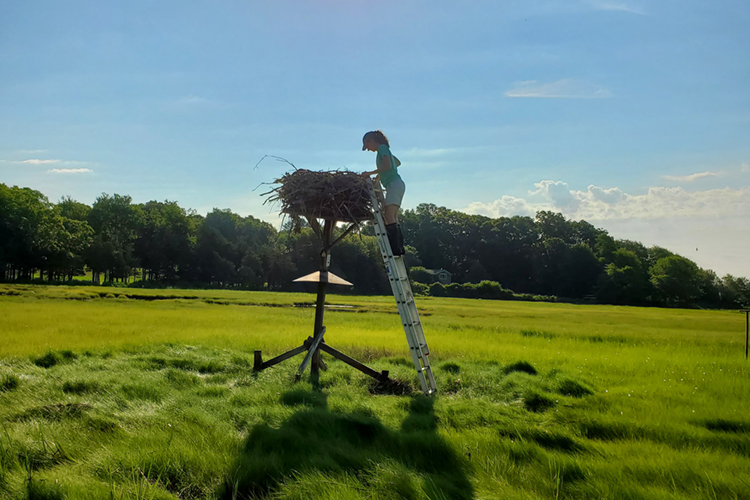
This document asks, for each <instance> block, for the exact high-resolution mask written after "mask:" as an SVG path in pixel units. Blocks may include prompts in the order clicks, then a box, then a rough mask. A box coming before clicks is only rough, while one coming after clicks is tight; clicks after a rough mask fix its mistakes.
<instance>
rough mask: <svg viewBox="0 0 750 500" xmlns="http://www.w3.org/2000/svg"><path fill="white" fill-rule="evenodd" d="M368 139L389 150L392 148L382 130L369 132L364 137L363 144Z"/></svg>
mask: <svg viewBox="0 0 750 500" xmlns="http://www.w3.org/2000/svg"><path fill="white" fill-rule="evenodd" d="M367 139H372V140H373V141H375V142H377V143H378V144H385V145H386V146H388V147H389V148H390V147H391V145H390V143H388V138H387V137H386V136H385V134H384V133H383V131H382V130H373V131H370V132H367V133H366V134H365V135H364V136H363V137H362V143H364V142H365V141H366V140H367Z"/></svg>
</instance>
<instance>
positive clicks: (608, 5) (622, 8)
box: [588, 0, 648, 16]
mask: <svg viewBox="0 0 750 500" xmlns="http://www.w3.org/2000/svg"><path fill="white" fill-rule="evenodd" d="M588 3H589V5H591V6H592V7H594V8H595V9H597V10H612V11H619V12H628V13H630V14H638V15H639V16H646V15H648V14H646V12H644V11H643V10H642V9H639V8H637V7H633V6H631V5H627V4H625V3H622V2H603V1H599V0H591V1H589V2H588Z"/></svg>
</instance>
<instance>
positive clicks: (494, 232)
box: [0, 184, 750, 308]
mask: <svg viewBox="0 0 750 500" xmlns="http://www.w3.org/2000/svg"><path fill="white" fill-rule="evenodd" d="M400 219H401V224H402V227H403V230H404V234H405V238H406V242H407V245H408V246H407V255H406V259H407V264H408V265H409V266H410V267H411V268H412V269H413V270H414V273H413V274H414V276H412V278H413V279H415V280H416V281H430V278H429V275H428V274H426V273H424V272H420V268H422V267H424V268H428V269H441V268H442V269H446V270H448V271H450V272H451V273H452V275H453V281H455V282H458V283H480V282H482V281H492V282H496V283H497V284H498V286H497V287H495V288H498V287H502V288H503V289H508V290H513V291H514V292H517V293H521V294H534V295H544V296H556V297H559V298H563V299H570V300H588V301H596V302H601V303H609V304H629V305H662V306H680V307H692V306H702V307H726V308H733V307H742V306H747V305H750V280H748V279H747V278H743V277H735V276H731V275H726V276H724V277H721V278H720V277H719V276H717V275H716V273H714V272H713V271H711V270H707V269H701V268H700V267H698V266H697V265H696V264H695V263H694V262H692V261H691V260H689V259H687V258H685V257H683V256H680V255H676V254H674V253H672V252H670V251H669V250H667V249H665V248H661V247H658V246H653V247H646V246H644V245H643V244H641V243H640V242H637V241H630V240H621V239H615V238H614V237H613V236H611V235H610V234H609V233H608V232H607V231H605V230H603V229H599V228H596V227H594V226H593V225H591V224H589V223H588V222H586V221H572V220H568V219H566V218H565V217H564V216H563V215H562V214H559V213H554V212H548V211H541V212H538V213H537V214H536V217H534V218H531V217H521V216H516V217H500V218H489V217H484V216H480V215H468V214H465V213H462V212H458V211H455V210H450V209H447V208H445V207H438V206H436V205H432V204H422V205H419V206H418V207H417V208H416V209H415V210H405V211H403V212H402V214H401V215H400ZM319 251H320V244H319V242H318V240H317V238H316V236H315V235H314V234H313V232H312V230H311V229H309V228H307V227H301V228H299V227H297V228H294V229H293V228H292V224H286V225H285V226H284V227H282V229H281V230H279V231H277V230H276V229H275V228H274V227H273V226H271V225H270V224H268V223H266V222H263V221H261V220H259V219H256V218H255V217H253V216H247V217H242V216H240V215H239V214H236V213H233V212H232V211H231V210H228V209H214V210H213V211H212V212H210V213H208V214H206V215H205V216H203V215H200V214H198V213H196V212H195V211H194V210H189V209H185V208H183V207H180V206H179V204H178V203H177V202H174V201H164V202H159V201H149V202H147V203H141V204H138V203H133V201H132V199H131V197H130V196H124V195H119V194H115V195H108V194H102V195H101V196H99V197H98V198H97V199H96V201H95V202H94V203H93V204H92V205H91V206H89V205H86V204H83V203H79V202H77V201H75V200H73V199H71V198H70V197H64V198H63V199H61V200H60V201H59V202H58V203H51V202H50V201H49V200H48V199H47V198H46V197H45V196H44V195H43V194H42V193H40V192H39V191H35V190H32V189H30V188H19V187H17V186H12V187H9V186H6V185H5V184H0V280H2V281H6V282H30V281H33V280H34V279H37V280H39V279H41V280H45V281H49V282H66V281H70V280H72V279H73V278H74V277H75V276H81V275H84V274H85V273H86V271H89V272H90V273H91V275H92V281H93V282H94V283H107V284H111V283H116V282H128V281H131V280H132V281H134V282H135V283H134V284H133V285H131V286H154V287H157V286H184V287H188V286H189V287H222V288H240V289H248V290H298V289H300V287H302V286H304V285H299V284H294V283H292V280H293V279H295V278H297V277H299V276H301V275H304V274H308V273H310V272H313V271H315V270H317V267H318V263H319V256H318V254H319ZM331 270H332V272H334V273H335V274H337V275H339V276H341V277H343V278H345V279H347V280H349V281H351V282H353V283H354V287H353V288H352V290H351V291H352V292H353V293H359V294H388V293H390V288H389V285H388V281H387V278H386V276H385V272H384V271H383V268H382V264H381V262H380V256H379V251H378V247H377V242H376V241H375V237H374V232H373V230H372V227H371V226H367V225H365V226H364V227H363V228H362V229H361V230H360V231H359V232H357V233H356V234H352V235H350V236H347V237H346V238H344V239H343V240H342V242H341V243H340V244H338V245H337V246H336V247H335V249H334V251H333V262H332V267H331ZM425 284H426V285H429V283H425ZM419 289H420V290H429V293H433V294H443V291H442V290H441V289H440V287H439V286H432V287H420V288H419ZM461 289H462V290H469V289H470V288H469V287H463V288H461ZM485 289H489V288H487V287H485ZM471 290H473V289H471ZM478 290H481V288H478ZM479 296H481V294H480V295H479Z"/></svg>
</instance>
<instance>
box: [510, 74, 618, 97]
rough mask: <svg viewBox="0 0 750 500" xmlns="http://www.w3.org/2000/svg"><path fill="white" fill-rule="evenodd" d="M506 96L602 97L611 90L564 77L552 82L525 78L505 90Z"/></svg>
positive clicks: (608, 94) (609, 93)
mask: <svg viewBox="0 0 750 500" xmlns="http://www.w3.org/2000/svg"><path fill="white" fill-rule="evenodd" d="M505 95H506V96H507V97H532V98H543V99H603V98H607V97H612V92H610V91H609V90H607V89H605V88H604V87H602V86H600V85H595V84H593V83H588V82H584V81H580V80H573V79H570V78H566V79H563V80H558V81H556V82H552V83H539V82H538V81H537V80H527V81H523V82H518V83H516V86H515V87H514V88H512V89H510V90H507V91H506V92H505Z"/></svg>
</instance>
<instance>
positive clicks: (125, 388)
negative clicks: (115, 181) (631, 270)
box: [0, 285, 750, 500]
mask: <svg viewBox="0 0 750 500" xmlns="http://www.w3.org/2000/svg"><path fill="white" fill-rule="evenodd" d="M313 300H314V297H313V296H312V295H307V294H282V293H278V294H277V293H267V292H233V291H216V290H208V291H196V290H133V289H123V288H103V287H70V288H68V287H44V286H14V285H0V499H2V500H4V499H21V498H29V499H58V498H71V499H78V498H82V499H88V498H90V499H104V498H108V499H125V498H143V499H177V498H180V499H192V498H211V499H251V498H252V499H255V498H269V499H270V498H273V499H310V498H314V499H350V498H351V499H372V500H376V499H384V500H385V499H432V500H438V499H491V498H504V499H537V498H569V499H639V498H642V499H661V498H664V499H666V498H678V499H683V498H685V499H687V498H695V499H706V498H711V499H724V498H730V499H734V498H736V499H750V411H749V410H748V401H750V377H749V375H750V370H749V369H748V368H749V367H750V364H748V362H747V361H745V359H744V315H742V314H739V313H737V312H732V311H701V310H679V309H669V310H667V309H656V308H635V307H614V306H598V305H570V304H553V303H526V302H506V301H481V300H462V299H439V298H419V299H418V301H417V303H418V306H419V309H420V313H421V314H422V320H423V323H424V327H425V333H426V336H427V340H428V343H429V345H430V348H431V351H432V355H431V360H432V364H433V367H434V370H435V374H436V378H437V383H438V389H439V394H438V396H437V397H434V398H426V397H423V396H421V395H420V394H419V392H418V390H417V380H416V375H415V373H414V368H413V366H412V365H411V360H410V358H408V350H407V346H406V341H405V338H404V332H403V329H402V328H401V326H400V322H399V319H398V315H397V313H396V307H395V304H394V302H393V298H392V297H351V296H336V295H331V296H329V299H328V302H329V304H330V305H331V307H330V308H329V309H328V310H327V312H326V321H325V324H326V326H327V333H326V341H327V343H329V344H330V345H331V346H333V347H336V348H338V349H339V350H342V351H344V352H346V353H348V354H351V355H353V356H354V357H356V358H358V359H360V360H362V361H365V362H367V363H368V364H369V365H370V366H372V367H373V368H375V369H376V370H384V369H385V370H390V372H391V376H392V377H394V378H396V379H398V380H399V381H400V382H402V384H401V385H400V386H399V387H398V389H399V390H398V391H383V390H382V388H379V387H377V386H375V385H374V384H373V383H372V382H371V380H370V379H368V378H367V377H365V376H364V375H362V374H361V373H359V372H356V371H354V370H352V369H351V368H349V367H348V366H346V365H344V364H343V363H341V362H338V361H336V360H334V359H333V358H331V357H330V356H327V355H324V359H325V361H326V363H327V364H328V367H329V369H328V371H326V372H324V373H322V374H321V378H320V383H319V384H313V383H312V382H311V381H310V380H308V379H307V378H304V379H303V381H301V382H299V383H294V373H295V371H296V369H297V367H298V365H299V363H300V362H301V360H302V356H301V355H300V356H299V357H297V358H294V359H293V360H289V361H286V362H284V363H282V364H280V365H277V366H275V367H273V368H270V369H267V370H264V371H263V372H260V373H254V372H253V370H252V360H253V350H255V349H262V350H263V356H264V359H267V358H268V357H270V356H272V355H274V354H278V353H281V352H283V351H285V350H287V349H289V348H292V347H296V346H297V345H299V344H301V343H302V341H303V340H304V339H305V338H306V337H307V336H308V335H311V333H312V325H313V316H314V309H312V308H311V307H310V306H311V305H312V302H313Z"/></svg>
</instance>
